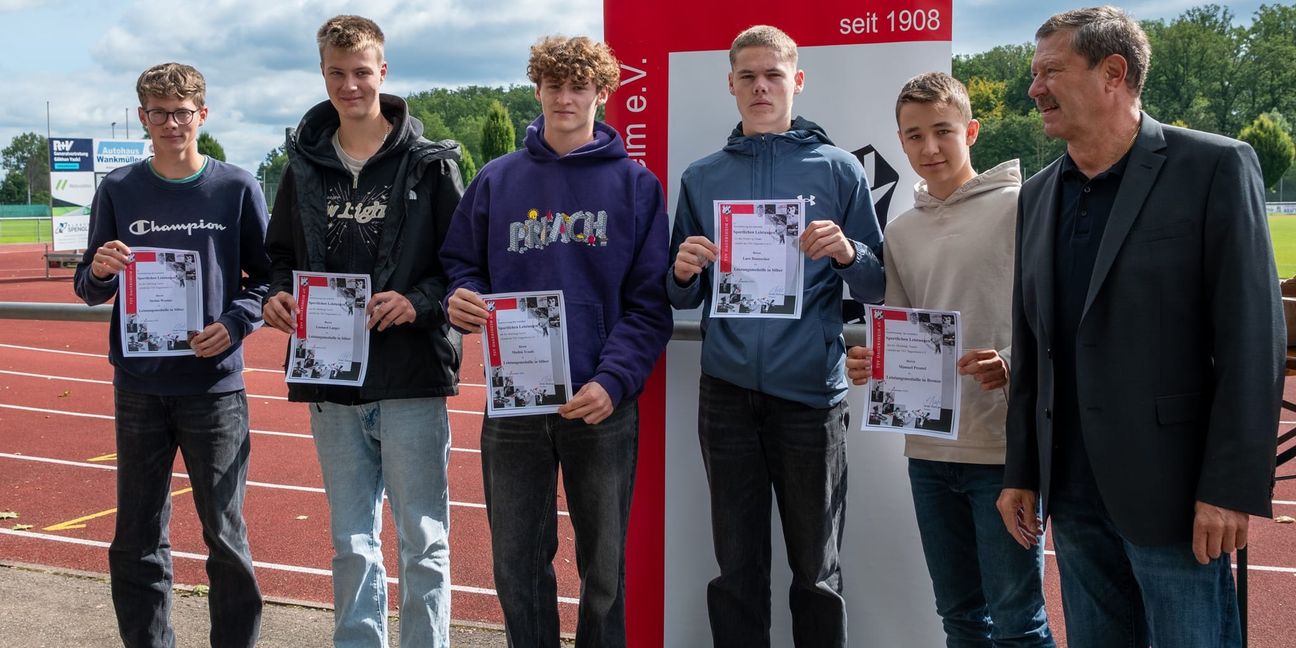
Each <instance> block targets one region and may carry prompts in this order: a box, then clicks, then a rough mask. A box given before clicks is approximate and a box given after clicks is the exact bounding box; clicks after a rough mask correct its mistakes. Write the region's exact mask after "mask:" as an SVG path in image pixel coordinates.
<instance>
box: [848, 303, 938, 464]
mask: <svg viewBox="0 0 1296 648" xmlns="http://www.w3.org/2000/svg"><path fill="white" fill-rule="evenodd" d="M868 322H869V339H870V346H872V348H873V367H872V373H871V375H870V376H869V382H868V385H867V387H868V401H867V406H866V410H865V415H864V422H863V424H862V425H861V429H863V430H871V431H875V432H899V433H902V434H917V435H921V436H930V437H938V438H942V439H957V438H958V419H959V403H960V401H959V397H960V391H961V389H962V385H961V383H962V381H961V380H960V379H959V373H958V359H959V357H960V356H962V355H963V344H962V335H961V329H960V322H959V314H958V312H957V311H933V310H921V309H911V308H891V307H886V306H869V307H868Z"/></svg>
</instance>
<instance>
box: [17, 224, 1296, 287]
mask: <svg viewBox="0 0 1296 648" xmlns="http://www.w3.org/2000/svg"><path fill="white" fill-rule="evenodd" d="M49 228H50V223H49V219H47V218H4V219H0V244H3V243H40V242H42V241H48V240H49V237H50V229H49ZM1269 236H1270V237H1271V238H1272V239H1273V246H1274V257H1275V259H1276V260H1277V261H1278V276H1279V277H1284V278H1285V277H1291V276H1293V275H1296V215H1290V216H1270V217H1269Z"/></svg>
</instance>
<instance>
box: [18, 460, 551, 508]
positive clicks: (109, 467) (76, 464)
mask: <svg viewBox="0 0 1296 648" xmlns="http://www.w3.org/2000/svg"><path fill="white" fill-rule="evenodd" d="M0 459H13V460H15V461H30V462H35V463H44V464H54V465H57V466H71V467H73V468H96V469H98V470H113V471H115V470H117V466H115V465H104V464H97V463H86V462H84V461H69V460H67V459H54V458H52V457H36V456H32V455H24V454H13V453H9V452H0ZM171 476H172V477H179V478H181V479H189V475H188V473H182V472H173V473H171ZM247 485H248V486H255V487H257V488H270V489H275V490H288V491H298V492H302V493H318V494H323V493H324V489H323V488H318V487H315V486H294V485H292V484H273V483H270V482H259V481H252V480H250V479H249V480H248V482H247ZM450 506H458V507H461V508H472V509H485V508H486V505H485V504H478V503H476V502H457V501H455V500H450ZM558 515H567V511H558Z"/></svg>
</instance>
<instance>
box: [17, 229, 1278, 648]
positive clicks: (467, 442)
mask: <svg viewBox="0 0 1296 648" xmlns="http://www.w3.org/2000/svg"><path fill="white" fill-rule="evenodd" d="M55 274H56V275H57V276H59V277H61V278H55V279H51V280H45V279H44V271H43V270H42V269H41V267H40V246H12V245H11V246H0V301H42V302H72V301H75V297H74V296H73V295H72V288H71V282H70V281H69V280H68V277H69V276H70V272H69V271H66V270H64V271H55ZM0 326H3V334H0V510H12V511H16V512H18V513H19V516H20V517H19V518H18V519H17V520H5V521H4V522H3V523H2V525H0V560H9V561H21V562H29V563H37V564H42V565H49V566H54V567H63V568H71V569H79V570H85V571H90V572H98V573H106V572H107V563H106V555H107V554H106V546H107V542H108V541H109V540H110V539H111V536H112V527H113V517H112V514H111V510H112V508H113V507H114V505H115V486H114V475H113V469H114V467H115V466H114V464H113V461H112V460H111V458H110V455H111V453H112V452H113V449H114V448H113V432H112V388H111V384H110V381H111V378H112V369H111V367H110V366H109V365H108V362H107V359H106V358H105V357H104V354H106V352H107V325H106V324H103V323H72V322H22V321H5V322H3V323H2V324H0ZM285 342H286V338H285V336H284V335H283V334H281V333H279V332H277V331H273V330H266V329H263V330H261V331H259V332H257V333H255V334H254V335H252V336H251V337H250V338H248V340H247V342H246V348H245V353H246V357H247V365H248V367H249V368H251V371H249V372H248V373H247V374H246V375H245V378H246V380H247V386H248V394H249V403H250V404H251V408H252V428H253V430H254V433H253V448H254V451H253V453H252V460H251V466H250V469H249V477H248V479H249V482H250V484H249V487H248V498H247V518H248V527H249V533H250V535H251V542H252V548H253V557H254V559H255V560H257V561H258V563H259V564H258V571H257V575H258V578H259V579H260V581H261V585H262V588H263V589H264V591H265V593H266V594H267V595H269V596H273V597H278V598H281V599H291V600H302V601H309V602H313V603H318V604H326V605H327V604H329V602H330V601H331V593H330V581H329V571H328V570H329V558H330V555H331V552H330V549H329V539H328V532H327V525H328V508H327V506H326V504H325V501H324V496H323V493H322V486H321V481H320V475H319V468H318V466H317V464H316V461H315V454H314V447H313V444H312V442H311V440H310V438H309V426H308V417H307V414H306V410H305V408H304V406H301V405H299V404H292V403H288V402H286V401H285V400H283V399H284V396H285V394H286V389H285V387H284V383H283V378H282V374H281V372H280V369H279V368H280V366H281V364H282V358H283V352H284V348H285ZM462 376H463V379H464V380H465V383H466V384H465V385H464V386H463V388H462V390H461V391H462V394H461V395H460V396H458V397H455V398H452V399H450V408H451V410H452V412H451V415H450V422H451V428H452V431H453V443H452V445H453V447H454V450H452V452H451V457H450V460H451V467H450V497H451V500H452V501H454V502H455V504H454V505H452V507H451V572H452V580H453V582H454V585H455V587H456V588H458V589H456V591H455V592H454V603H453V609H452V613H453V615H454V618H455V619H456V620H457V621H468V622H477V623H490V624H498V623H501V621H502V618H501V614H500V610H499V604H498V601H497V600H496V599H495V597H494V595H493V583H492V576H491V561H490V553H489V542H490V535H489V531H488V529H487V526H486V519H485V511H484V509H483V508H482V506H483V505H482V494H481V464H480V455H479V454H478V452H477V451H478V448H479V445H478V441H479V435H480V431H481V411H482V408H483V396H484V390H483V388H482V387H481V386H480V383H481V381H482V377H481V349H480V346H479V343H478V340H477V338H475V337H470V338H468V340H467V343H466V344H465V360H464V370H463V373H462ZM1286 397H1287V399H1288V400H1290V401H1293V402H1296V382H1293V381H1291V380H1289V381H1288V389H1287V395H1286ZM1283 418H1284V420H1285V421H1287V422H1286V423H1285V424H1284V425H1283V426H1282V427H1283V429H1287V428H1290V427H1292V426H1293V425H1296V412H1290V411H1284V414H1283ZM175 470H176V472H177V473H183V471H184V466H183V462H182V461H180V460H177V462H176V467H175ZM1281 473H1282V474H1294V473H1296V466H1288V467H1287V468H1286V469H1285V470H1283V471H1281ZM187 485H188V484H187V482H186V480H185V479H184V478H182V477H176V478H175V479H174V481H173V490H174V491H176V494H175V496H174V499H175V500H176V501H175V503H174V504H175V506H174V507H173V517H172V521H171V539H172V543H173V545H174V549H175V551H176V552H177V555H176V560H175V565H176V581H177V582H178V583H182V584H200V583H205V582H206V576H205V574H204V572H203V570H202V563H201V561H200V560H199V559H198V557H200V556H202V555H204V554H205V550H204V547H203V545H202V541H201V536H200V531H199V527H198V522H197V519H196V517H195V515H194V513H193V507H192V505H191V504H190V503H189V501H188V498H189V495H188V494H187V493H185V492H182V491H183V489H184V488H185V487H187ZM1275 513H1276V514H1278V515H1288V516H1293V517H1296V481H1285V482H1279V486H1278V489H1277V492H1276V494H1275ZM83 518H88V519H83ZM15 523H19V524H24V525H26V524H30V525H32V528H31V529H30V530H27V531H22V532H17V531H13V530H12V527H13V526H14V524H15ZM51 527H52V528H51ZM559 530H560V534H561V536H562V538H563V540H562V542H561V543H560V550H559V554H558V557H557V559H556V561H555V570H556V572H557V574H558V579H559V590H560V591H559V593H560V595H561V596H562V597H564V598H565V600H566V601H567V602H566V603H564V604H562V605H560V606H559V609H560V613H561V614H562V616H563V629H564V631H566V632H571V631H572V630H574V627H575V611H576V606H575V605H574V601H575V598H576V597H577V596H578V594H579V583H578V580H577V578H576V573H575V571H576V570H575V562H574V560H575V559H574V555H573V552H572V540H571V535H572V533H571V525H570V522H569V521H568V520H567V518H566V517H561V518H560V525H559ZM384 539H386V540H387V542H386V543H385V544H384V547H383V550H384V555H385V557H386V561H387V564H388V565H391V566H394V565H396V562H395V559H396V558H395V541H394V536H393V531H392V524H391V518H390V515H388V516H387V517H386V520H385V529H384ZM845 558H846V559H847V560H849V555H847V556H846V557H845ZM1250 563H1251V570H1250V572H1249V574H1250V580H1251V585H1250V617H1251V618H1250V632H1251V644H1250V645H1251V646H1252V647H1253V648H1280V647H1281V648H1287V647H1289V646H1292V645H1296V630H1293V627H1292V626H1293V621H1294V619H1296V611H1294V610H1296V524H1279V523H1276V522H1274V521H1272V520H1264V519H1253V520H1252V526H1251V556H1250ZM391 575H394V572H392V574H391ZM1045 585H1046V595H1047V597H1048V601H1049V614H1050V621H1051V623H1052V625H1053V628H1054V630H1055V633H1056V634H1057V635H1058V637H1059V640H1060V641H1059V645H1061V646H1063V647H1064V648H1065V645H1066V643H1065V629H1064V623H1063V619H1062V612H1061V605H1060V596H1059V594H1058V580H1057V568H1056V562H1055V561H1054V560H1053V559H1052V557H1051V556H1050V557H1049V558H1048V560H1047V561H1046V578H1045ZM390 594H391V596H390V598H391V600H392V601H396V600H397V599H396V596H397V594H396V589H395V585H394V584H393V586H392V589H391V593H390ZM856 630H857V632H864V633H866V629H856Z"/></svg>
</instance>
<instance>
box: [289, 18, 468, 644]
mask: <svg viewBox="0 0 1296 648" xmlns="http://www.w3.org/2000/svg"><path fill="white" fill-rule="evenodd" d="M316 36H317V42H318V44H319V53H320V72H321V73H322V74H323V77H324V87H325V89H326V90H327V91H328V100H327V101H323V102H320V103H319V104H318V105H316V106H315V107H314V108H311V109H310V110H309V111H307V113H306V115H305V116H304V117H302V120H301V124H300V125H299V126H298V127H297V131H296V133H295V136H294V137H293V138H292V140H290V141H289V143H288V148H287V153H288V168H287V170H286V171H285V173H284V178H283V183H282V184H281V185H280V188H279V194H278V196H277V197H276V200H275V208H274V218H273V219H271V221H270V230H269V234H268V236H267V239H266V248H267V249H268V250H269V253H270V258H271V261H272V262H273V276H272V281H271V285H270V296H269V297H268V298H267V300H266V323H267V324H269V325H271V326H273V327H275V328H277V329H280V330H282V331H285V332H288V333H291V332H292V330H293V325H294V320H295V317H296V304H295V302H294V301H293V299H292V271H293V270H294V269H298V270H309V271H312V272H322V271H327V272H345V273H359V274H366V275H369V277H370V279H371V281H372V282H373V283H372V286H373V297H372V299H371V300H370V302H369V306H368V316H369V324H368V325H369V367H368V371H367V372H366V374H365V380H364V384H363V385H361V386H359V387H350V386H332V385H330V386H321V385H311V384H303V383H292V384H290V385H289V387H288V399H289V400H291V401H295V402H303V403H310V406H309V410H310V415H311V434H312V435H313V436H314V437H315V450H316V452H317V454H318V456H319V462H320V469H321V472H322V473H323V476H324V491H325V494H326V496H327V497H328V502H329V528H330V531H331V533H332V537H333V550H334V556H333V602H334V621H335V628H334V632H333V642H334V644H335V645H337V646H386V645H387V570H386V567H385V566H384V564H383V555H382V543H381V539H380V535H381V529H382V509H383V504H382V503H383V494H384V493H386V494H387V496H388V500H389V501H390V503H391V508H392V517H393V519H394V520H395V522H396V538H397V541H398V543H399V554H398V555H399V557H400V558H399V560H400V565H399V571H398V574H399V575H400V623H401V626H400V628H401V631H400V638H401V645H402V646H419V647H423V646H431V647H437V648H443V647H445V646H447V645H449V643H448V642H449V631H450V625H449V624H450V545H449V531H450V527H449V525H450V516H449V490H448V485H447V481H446V464H447V460H448V457H449V451H450V426H449V421H448V420H447V412H446V397H447V396H452V395H454V394H456V393H458V376H457V371H458V368H459V352H458V350H457V349H456V346H457V344H458V336H454V337H453V339H452V338H451V334H450V331H449V325H448V323H447V321H446V317H445V312H444V311H443V310H442V308H441V299H442V298H443V297H444V296H445V286H446V282H445V273H444V272H443V271H442V269H441V263H440V261H439V260H438V258H437V255H436V254H435V251H436V249H437V248H439V247H440V246H441V242H442V240H443V239H444V236H445V231H446V228H447V227H449V224H450V214H451V213H453V212H454V208H455V205H456V204H457V203H458V201H459V195H460V194H461V193H462V182H461V181H460V178H459V167H458V166H457V164H456V162H457V161H458V159H459V148H458V145H456V144H455V143H454V142H449V141H446V142H435V143H434V142H429V141H428V140H426V139H424V138H423V137H422V134H423V125H422V124H421V123H420V122H419V121H418V119H415V118H414V117H412V116H410V114H409V110H408V107H407V106H406V104H405V101H404V100H403V99H401V98H400V97H396V96H394V95H389V94H382V93H381V92H380V90H381V88H382V84H383V81H384V80H385V79H386V76H387V62H386V60H385V59H384V57H383V43H384V39H383V33H382V30H381V29H379V27H378V25H376V24H375V23H374V22H373V21H371V20H369V19H367V18H362V17H360V16H336V17H334V18H331V19H329V20H328V21H327V22H325V23H324V25H323V26H322V27H320V29H319V32H318V34H317V35H316Z"/></svg>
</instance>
